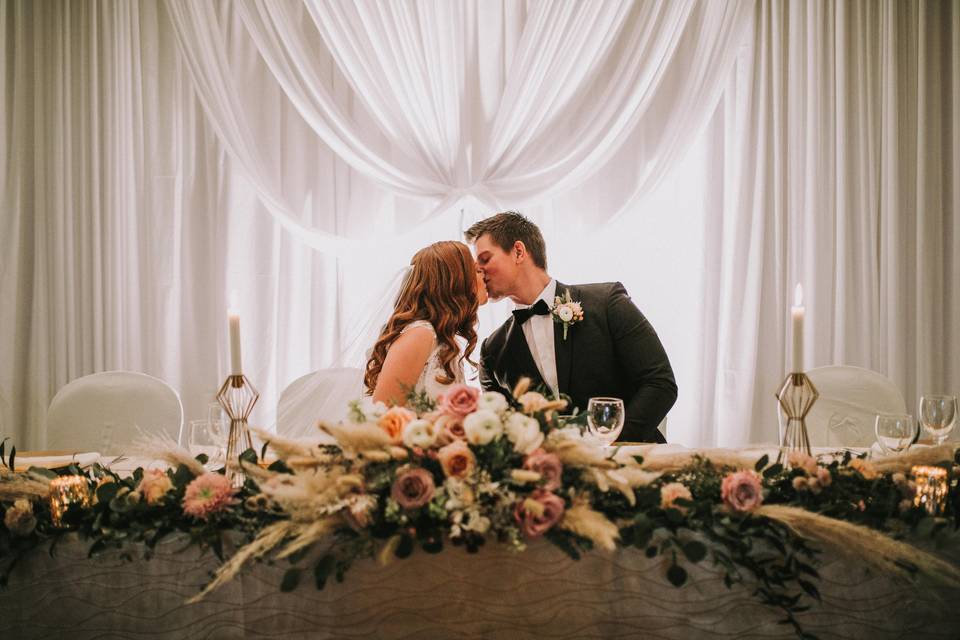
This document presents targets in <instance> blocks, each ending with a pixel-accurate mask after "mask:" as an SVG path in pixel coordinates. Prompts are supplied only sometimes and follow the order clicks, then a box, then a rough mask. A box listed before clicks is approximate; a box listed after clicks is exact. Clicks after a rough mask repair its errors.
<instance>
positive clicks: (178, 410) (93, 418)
mask: <svg viewBox="0 0 960 640" xmlns="http://www.w3.org/2000/svg"><path fill="white" fill-rule="evenodd" d="M182 424H183V405H182V404H181V402H180V395H179V394H178V393H177V392H176V391H175V390H174V389H173V387H171V386H170V385H169V384H167V383H166V382H164V381H163V380H160V379H159V378H154V377H153V376H148V375H147V374H145V373H138V372H136V371H104V372H102V373H94V374H91V375H88V376H83V377H82V378H77V379H76V380H73V381H71V382H69V383H68V384H67V385H65V386H64V387H62V388H61V389H60V390H59V391H57V394H56V395H55V396H54V397H53V400H51V401H50V407H49V409H48V410H47V427H46V434H45V435H46V447H47V448H48V449H55V450H69V451H91V450H97V451H100V452H104V453H107V452H111V453H113V452H120V451H121V450H122V449H123V447H125V446H127V445H130V444H132V443H133V442H134V441H136V440H137V439H138V438H140V437H142V436H143V435H144V434H148V435H154V434H159V433H163V434H166V435H168V436H170V437H171V438H172V439H173V440H174V441H176V439H177V437H178V436H179V433H180V428H181V426H182Z"/></svg>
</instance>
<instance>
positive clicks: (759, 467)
mask: <svg viewBox="0 0 960 640" xmlns="http://www.w3.org/2000/svg"><path fill="white" fill-rule="evenodd" d="M769 462H770V456H768V455H767V454H763V456H762V457H761V458H760V459H759V460H757V464H755V465H754V466H753V468H754V469H755V470H756V471H757V472H760V471H761V470H762V469H763V468H764V467H765V466H767V464H768V463H769Z"/></svg>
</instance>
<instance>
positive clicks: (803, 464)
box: [787, 451, 818, 476]
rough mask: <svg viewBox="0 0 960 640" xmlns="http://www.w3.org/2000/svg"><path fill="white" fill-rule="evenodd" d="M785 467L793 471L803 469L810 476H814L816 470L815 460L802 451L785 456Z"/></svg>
mask: <svg viewBox="0 0 960 640" xmlns="http://www.w3.org/2000/svg"><path fill="white" fill-rule="evenodd" d="M787 466H789V467H791V468H793V469H803V471H804V472H805V473H806V474H807V475H810V476H815V475H816V474H817V469H818V465H817V459H816V458H814V457H813V456H808V455H807V454H805V453H803V452H802V451H791V452H790V453H789V454H787Z"/></svg>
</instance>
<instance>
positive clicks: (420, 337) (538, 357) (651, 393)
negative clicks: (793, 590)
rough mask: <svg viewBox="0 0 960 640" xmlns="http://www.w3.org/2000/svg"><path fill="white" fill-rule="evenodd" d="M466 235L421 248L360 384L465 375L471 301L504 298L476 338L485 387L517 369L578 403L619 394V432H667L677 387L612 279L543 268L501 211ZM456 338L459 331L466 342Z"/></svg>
mask: <svg viewBox="0 0 960 640" xmlns="http://www.w3.org/2000/svg"><path fill="white" fill-rule="evenodd" d="M465 236H466V241H467V242H468V243H469V244H471V245H473V248H474V253H475V254H476V258H474V255H473V254H472V253H471V251H470V247H468V246H467V244H464V243H462V242H455V241H449V240H448V241H442V242H436V243H434V244H431V245H429V246H427V247H424V248H423V249H421V250H420V251H418V252H417V253H416V254H415V255H414V256H413V259H412V260H411V261H410V269H409V271H408V273H407V276H406V278H405V280H404V282H403V284H402V285H401V289H400V293H399V295H398V296H397V300H396V303H395V305H394V308H393V313H392V314H391V316H390V319H389V320H388V321H387V323H386V325H385V326H384V328H383V330H382V331H381V332H380V336H379V338H378V339H377V341H376V344H375V345H374V347H373V350H372V352H371V355H370V357H369V359H368V361H367V365H366V370H365V371H364V380H363V382H364V387H365V389H366V392H367V393H369V394H372V396H373V400H374V401H379V402H383V403H384V404H386V405H388V406H390V405H403V404H405V403H406V396H407V391H409V390H410V389H413V390H414V392H416V393H421V392H426V394H427V395H429V396H430V397H433V398H435V397H437V396H438V395H440V394H442V393H444V391H445V390H446V389H447V388H449V387H450V386H452V385H454V384H457V383H463V382H464V372H463V370H464V366H463V364H464V361H467V362H470V363H471V364H473V365H476V364H477V363H475V362H474V361H473V360H472V359H471V356H472V354H473V351H474V349H475V347H476V345H477V330H476V328H477V310H478V309H479V307H480V306H481V305H483V304H485V303H486V302H487V299H488V297H489V298H490V299H493V300H499V299H502V298H510V299H511V300H512V301H513V302H514V303H515V304H516V309H515V310H514V311H513V314H512V316H511V317H510V318H508V319H507V321H506V322H504V323H503V324H502V325H501V326H500V327H499V328H498V329H497V330H496V331H494V332H493V333H492V334H491V335H490V336H489V337H488V338H487V339H486V340H484V341H483V344H482V345H481V347H480V362H479V369H480V383H481V385H482V386H483V389H484V390H485V391H498V392H500V393H503V394H505V395H508V396H509V394H510V390H511V389H513V388H514V386H515V385H516V383H517V382H518V381H519V380H520V379H521V378H524V377H526V378H529V379H530V380H531V381H532V385H531V388H538V387H540V388H542V389H544V390H546V391H548V394H549V395H553V396H554V397H559V395H560V394H564V395H566V396H568V397H569V398H570V400H571V402H572V405H573V406H569V407H568V410H569V411H572V410H573V408H574V407H576V408H578V409H579V410H580V411H581V412H582V411H585V410H586V408H587V402H588V401H589V399H590V398H591V397H596V396H602V397H614V398H620V399H621V400H623V404H624V408H625V413H626V416H625V422H624V428H623V432H622V433H621V438H622V440H624V441H633V442H665V439H664V437H663V435H662V434H661V433H660V431H659V430H658V429H657V426H658V425H659V424H660V422H661V420H663V418H664V416H666V414H667V411H669V410H670V407H672V406H673V403H674V402H675V401H676V399H677V384H676V382H675V380H674V376H673V369H672V368H671V367H670V361H669V359H668V358H667V354H666V352H665V351H664V349H663V345H662V344H661V343H660V338H659V337H658V336H657V333H656V332H655V331H654V329H653V327H652V326H651V325H650V323H649V322H648V321H647V319H646V318H645V317H644V316H643V314H642V313H640V310H639V309H638V308H637V306H636V305H635V304H633V302H632V301H631V300H630V297H629V296H628V295H627V291H626V289H624V287H623V285H622V284H620V283H619V282H613V283H596V284H580V285H567V284H562V283H560V282H557V280H556V279H554V278H552V277H551V276H550V274H549V273H548V272H547V256H546V244H545V243H544V240H543V235H542V234H541V233H540V229H539V228H537V226H536V225H535V224H533V223H532V222H530V220H528V219H527V218H525V217H524V216H522V215H520V214H519V213H515V212H512V211H508V212H505V213H498V214H496V215H494V216H491V217H489V218H486V219H484V220H481V221H480V222H477V223H476V224H474V225H473V226H472V227H470V228H469V229H468V230H467V231H466V233H465ZM458 338H459V339H460V340H461V341H462V342H464V343H465V346H464V347H463V348H461V347H460V345H459V344H458Z"/></svg>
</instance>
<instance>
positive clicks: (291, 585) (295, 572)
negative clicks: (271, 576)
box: [280, 567, 303, 593]
mask: <svg viewBox="0 0 960 640" xmlns="http://www.w3.org/2000/svg"><path fill="white" fill-rule="evenodd" d="M302 572H303V571H302V570H301V569H298V568H297V567H294V568H292V569H287V571H286V573H284V574H283V580H282V581H281V582H280V591H282V592H284V593H289V592H290V591H293V590H294V589H296V588H297V585H298V584H300V574H301V573H302Z"/></svg>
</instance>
